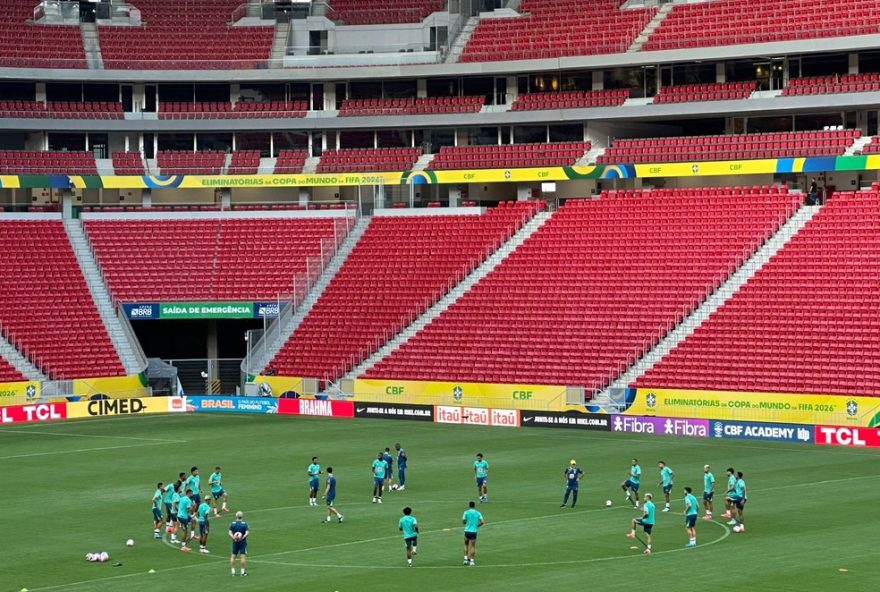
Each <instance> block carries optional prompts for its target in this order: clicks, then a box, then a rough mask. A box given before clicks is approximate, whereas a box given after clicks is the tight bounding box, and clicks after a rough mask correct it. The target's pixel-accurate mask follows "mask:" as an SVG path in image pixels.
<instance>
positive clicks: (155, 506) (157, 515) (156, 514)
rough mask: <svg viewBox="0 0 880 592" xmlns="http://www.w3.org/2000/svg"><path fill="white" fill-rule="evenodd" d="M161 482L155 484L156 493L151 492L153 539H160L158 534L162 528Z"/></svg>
mask: <svg viewBox="0 0 880 592" xmlns="http://www.w3.org/2000/svg"><path fill="white" fill-rule="evenodd" d="M162 497H163V493H162V482H161V481H159V483H157V484H156V491H154V492H153V503H152V504H151V509H152V510H153V538H154V539H161V538H162V535H161V534H159V529H160V528H162Z"/></svg>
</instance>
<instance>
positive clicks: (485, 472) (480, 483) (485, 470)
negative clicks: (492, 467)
mask: <svg viewBox="0 0 880 592" xmlns="http://www.w3.org/2000/svg"><path fill="white" fill-rule="evenodd" d="M474 475H476V477H477V495H478V496H480V503H481V504H485V503H486V502H488V501H489V461H486V460H483V453H482V452H481V453H479V454H477V460H475V461H474Z"/></svg>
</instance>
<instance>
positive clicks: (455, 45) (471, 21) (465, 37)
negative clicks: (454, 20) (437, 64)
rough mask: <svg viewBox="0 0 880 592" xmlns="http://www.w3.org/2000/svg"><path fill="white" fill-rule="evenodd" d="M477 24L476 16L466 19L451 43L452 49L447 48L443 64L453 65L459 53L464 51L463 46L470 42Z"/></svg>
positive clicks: (459, 55) (477, 18)
mask: <svg viewBox="0 0 880 592" xmlns="http://www.w3.org/2000/svg"><path fill="white" fill-rule="evenodd" d="M479 23H480V17H478V16H472V17H469V18H468V20H467V22H465V24H464V26H463V27H462V28H461V31H459V33H458V36H457V37H456V38H455V40H454V41H453V42H452V47H450V48H449V53H447V54H446V58H445V59H444V60H443V63H445V64H454V63H455V62H457V61H458V58H460V57H461V52H463V51H464V48H465V46H466V45H467V44H468V41H470V39H471V35H473V34H474V31H475V30H476V28H477V25H478V24H479Z"/></svg>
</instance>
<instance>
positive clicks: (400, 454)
mask: <svg viewBox="0 0 880 592" xmlns="http://www.w3.org/2000/svg"><path fill="white" fill-rule="evenodd" d="M394 450H396V451H397V483H398V484H399V485H400V487H398V488H397V489H398V491H403V490H404V489H405V488H406V460H407V459H406V450H404V449H403V448H401V447H400V443H399V442H398V443H397V444H395V445H394Z"/></svg>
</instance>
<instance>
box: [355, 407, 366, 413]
mask: <svg viewBox="0 0 880 592" xmlns="http://www.w3.org/2000/svg"><path fill="white" fill-rule="evenodd" d="M366 410H367V408H366V407H358V408H357V412H358V413H363V412H364V411H366Z"/></svg>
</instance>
